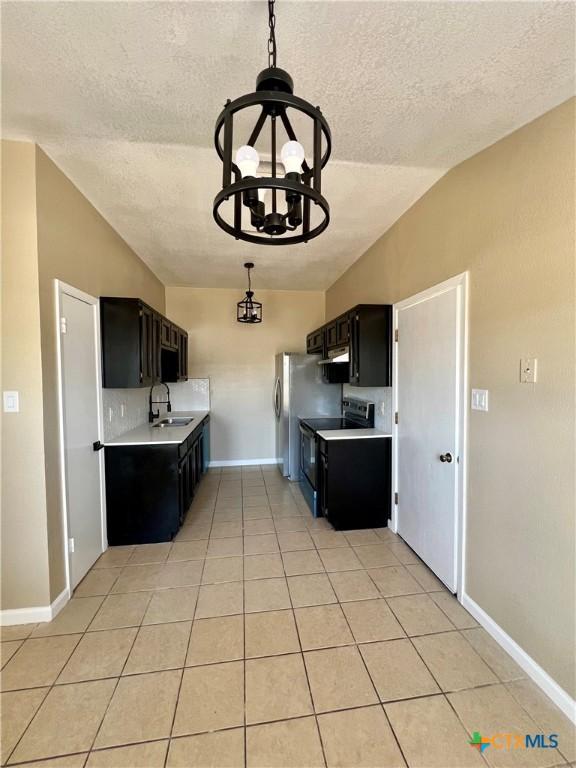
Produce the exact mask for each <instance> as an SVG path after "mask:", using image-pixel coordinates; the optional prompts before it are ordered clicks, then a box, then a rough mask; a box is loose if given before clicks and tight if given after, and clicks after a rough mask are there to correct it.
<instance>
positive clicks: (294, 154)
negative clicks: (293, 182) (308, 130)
mask: <svg viewBox="0 0 576 768" xmlns="http://www.w3.org/2000/svg"><path fill="white" fill-rule="evenodd" d="M280 157H281V158H282V162H283V163H284V170H285V171H286V173H302V163H303V162H304V147H303V146H302V144H300V142H299V141H287V142H286V144H284V146H283V147H282V151H281V152H280Z"/></svg>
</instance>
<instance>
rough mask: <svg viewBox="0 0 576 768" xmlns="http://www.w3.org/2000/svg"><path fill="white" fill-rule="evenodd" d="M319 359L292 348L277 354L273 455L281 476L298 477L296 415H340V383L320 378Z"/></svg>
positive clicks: (298, 441) (301, 416)
mask: <svg viewBox="0 0 576 768" xmlns="http://www.w3.org/2000/svg"><path fill="white" fill-rule="evenodd" d="M320 359H321V358H320V355H302V354H296V353H294V352H281V353H280V354H279V355H276V377H275V379H274V396H273V402H274V415H275V417H276V457H277V458H278V462H279V468H280V471H281V472H282V474H283V475H284V477H288V478H289V479H290V480H294V481H298V480H300V479H301V473H300V429H299V419H302V418H311V417H313V416H339V415H340V413H341V410H342V385H341V384H325V383H324V382H323V381H322V375H321V374H322V370H321V368H320V366H319V365H318V361H319V360H320Z"/></svg>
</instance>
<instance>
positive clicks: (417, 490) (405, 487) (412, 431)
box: [395, 281, 465, 592]
mask: <svg viewBox="0 0 576 768" xmlns="http://www.w3.org/2000/svg"><path fill="white" fill-rule="evenodd" d="M450 282H451V281H450ZM450 282H449V284H447V285H446V284H444V286H438V287H437V289H431V290H430V291H426V292H425V293H424V294H420V295H419V296H416V297H414V298H413V299H408V300H407V301H404V302H401V303H400V304H398V305H397V306H396V308H395V311H396V323H397V329H398V344H397V351H396V366H397V368H396V403H397V411H398V427H397V443H396V445H397V488H396V490H397V492H398V505H397V530H398V533H399V534H400V536H402V538H403V539H404V540H405V541H406V542H407V543H408V544H409V545H410V546H411V547H412V549H413V550H414V551H415V552H416V553H417V554H418V555H419V556H420V557H421V558H422V560H423V561H424V562H425V563H426V564H427V565H428V566H429V567H430V568H431V570H432V571H434V573H435V574H436V575H437V576H438V578H440V579H441V580H442V581H443V582H444V583H445V584H446V586H447V587H448V588H449V589H450V590H451V591H453V592H456V591H457V586H458V584H457V573H458V565H459V562H458V560H459V558H458V545H459V540H458V539H459V483H460V453H461V442H462V441H461V418H460V416H461V413H460V411H461V399H462V386H463V381H462V379H463V376H462V360H463V339H464V337H463V304H462V302H463V300H464V298H465V286H464V285H463V284H458V283H456V284H454V283H452V284H450Z"/></svg>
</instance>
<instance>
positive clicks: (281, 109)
mask: <svg viewBox="0 0 576 768" xmlns="http://www.w3.org/2000/svg"><path fill="white" fill-rule="evenodd" d="M273 10H274V3H273V1H272V2H269V14H270V19H269V23H270V31H271V38H270V40H271V41H272V42H270V41H269V64H271V66H269V67H268V68H267V69H265V70H263V71H262V72H261V73H260V74H259V76H258V78H257V83H256V88H257V90H256V91H255V92H254V93H249V94H246V95H244V96H240V97H239V98H237V99H235V100H233V101H230V100H228V101H227V102H226V105H225V106H224V109H223V110H222V112H221V113H220V115H219V116H218V119H217V120H216V127H215V131H214V145H215V147H216V151H217V153H218V156H219V157H220V159H221V160H222V164H223V168H222V189H221V190H220V192H218V194H217V195H216V197H215V198H214V205H213V215H214V219H215V221H216V223H217V224H218V225H219V226H220V227H221V228H222V229H223V230H224V231H225V232H227V233H228V234H230V235H232V236H233V237H235V238H236V239H237V240H245V241H247V242H250V243H257V244H263V245H290V244H294V243H302V242H308V241H309V240H311V239H313V238H314V237H317V236H318V235H319V234H321V233H322V232H323V231H324V230H325V229H326V227H327V226H328V224H329V222H330V206H329V205H328V202H327V200H326V198H325V197H324V196H323V195H322V178H321V176H322V168H324V166H325V165H326V163H327V162H328V159H329V157H330V153H331V149H332V137H331V132H330V128H329V126H328V123H327V121H326V119H325V117H324V116H323V114H322V112H321V111H320V108H319V107H314V106H312V104H310V103H309V102H307V101H305V100H304V99H302V98H300V97H298V96H295V95H294V94H293V92H292V91H293V83H292V78H291V77H290V75H289V74H288V73H287V72H286V71H284V70H282V69H280V68H279V67H277V66H276V41H275V36H274V26H275V17H274V13H273ZM270 45H272V48H270ZM256 106H260V107H261V112H260V116H259V117H258V118H257V120H256V123H255V124H254V128H253V130H252V132H251V134H250V137H249V138H248V141H247V142H246V145H244V149H248V150H253V148H254V145H255V144H256V142H257V140H258V138H259V137H260V135H261V133H262V130H263V128H264V126H265V125H266V123H267V122H268V121H269V123H270V126H269V128H270V146H271V174H272V175H271V176H256V175H255V173H254V174H250V175H246V174H244V177H243V175H242V172H241V170H240V168H239V167H238V165H237V163H236V162H234V160H233V140H234V117H235V115H236V114H237V113H239V112H241V111H242V110H244V109H248V108H251V107H256ZM288 110H295V111H297V112H298V113H300V114H301V115H304V116H305V118H308V119H309V120H311V121H312V164H311V165H308V163H307V161H306V159H302V162H301V168H299V172H285V174H284V175H283V176H278V174H277V170H278V164H279V162H278V160H277V158H276V143H277V129H278V126H277V122H280V123H281V124H282V126H283V128H284V131H285V133H286V135H287V137H288V139H289V143H292V144H296V146H297V147H300V151H301V152H302V153H303V149H302V147H301V146H300V145H299V144H298V143H297V139H296V133H295V131H294V129H293V127H292V124H291V122H290V118H289V116H288ZM254 154H256V153H254ZM256 156H257V155H256ZM302 156H303V155H302ZM233 177H234V180H233ZM266 190H271V191H272V195H271V197H272V209H271V211H270V212H269V213H266V210H265V207H264V203H263V202H259V195H258V193H259V192H260V193H261V194H262V193H263V192H265V191H266ZM280 192H284V193H285V196H286V202H287V205H288V210H287V212H286V213H281V212H280V211H279V210H278V204H277V203H278V200H277V198H278V193H280ZM231 198H232V199H233V201H234V202H233V213H232V214H231V215H228V216H227V217H225V216H224V215H223V213H224V209H223V208H222V204H223V203H224V202H225V201H229V200H230V199H231ZM311 204H314V205H315V206H317V207H319V208H320V210H321V212H322V219H321V221H319V222H318V223H316V222H314V225H312V224H311V214H310V212H311ZM243 206H244V207H247V208H248V209H249V210H250V219H251V225H252V228H253V231H246V230H243V229H242V207H243ZM290 232H297V234H292V235H290V234H287V235H286V233H290ZM285 235H286V236H285Z"/></svg>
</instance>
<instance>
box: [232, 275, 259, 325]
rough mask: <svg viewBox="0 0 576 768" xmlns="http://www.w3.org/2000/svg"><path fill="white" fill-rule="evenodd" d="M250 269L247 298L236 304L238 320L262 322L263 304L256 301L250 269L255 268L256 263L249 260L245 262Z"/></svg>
mask: <svg viewBox="0 0 576 768" xmlns="http://www.w3.org/2000/svg"><path fill="white" fill-rule="evenodd" d="M244 266H245V267H246V269H247V270H248V290H247V291H246V296H245V298H243V299H242V301H239V302H238V304H237V305H236V320H238V322H239V323H261V322H262V304H261V303H260V302H259V301H254V298H253V296H254V291H253V290H252V281H251V280H250V270H251V269H254V264H252V262H251V261H247V262H246V264H244Z"/></svg>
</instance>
